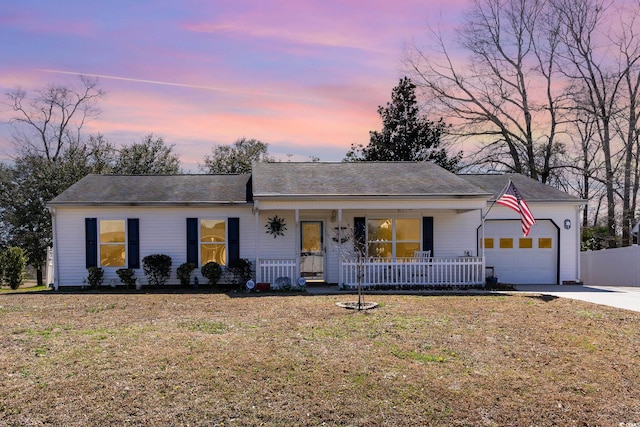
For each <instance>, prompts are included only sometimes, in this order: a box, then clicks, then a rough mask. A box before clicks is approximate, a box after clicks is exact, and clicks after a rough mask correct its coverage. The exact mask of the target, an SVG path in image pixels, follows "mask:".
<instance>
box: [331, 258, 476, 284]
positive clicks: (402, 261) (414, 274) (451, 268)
mask: <svg viewBox="0 0 640 427" xmlns="http://www.w3.org/2000/svg"><path fill="white" fill-rule="evenodd" d="M361 264H362V265H361V266H360V268H361V271H362V274H363V276H362V285H363V286H364V287H366V288H370V287H376V286H383V285H390V286H394V285H416V286H434V287H445V286H453V287H470V286H478V285H484V282H485V275H484V268H483V260H482V257H450V258H448V257H432V258H425V259H420V260H416V259H415V258H398V259H390V258H367V259H366V260H364V261H362V262H361ZM358 268H359V266H358V261H357V260H355V259H349V260H345V261H343V262H342V281H343V283H344V285H345V286H348V287H357V286H358Z"/></svg>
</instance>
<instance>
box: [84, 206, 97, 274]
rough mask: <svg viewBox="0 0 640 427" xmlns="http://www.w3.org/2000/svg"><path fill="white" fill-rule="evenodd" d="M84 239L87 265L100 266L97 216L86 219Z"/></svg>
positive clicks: (88, 266) (89, 266)
mask: <svg viewBox="0 0 640 427" xmlns="http://www.w3.org/2000/svg"><path fill="white" fill-rule="evenodd" d="M84 240H85V256H86V261H85V264H86V267H87V268H91V267H97V266H98V220H97V219H96V218H85V219H84Z"/></svg>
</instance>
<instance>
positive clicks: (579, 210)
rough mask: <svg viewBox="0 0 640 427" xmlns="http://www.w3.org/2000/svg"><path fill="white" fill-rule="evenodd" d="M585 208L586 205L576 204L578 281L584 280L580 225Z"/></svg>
mask: <svg viewBox="0 0 640 427" xmlns="http://www.w3.org/2000/svg"><path fill="white" fill-rule="evenodd" d="M583 209H584V205H578V206H576V218H575V221H576V242H577V245H576V246H577V248H578V253H577V257H576V267H577V268H578V271H577V272H576V276H577V278H578V282H582V265H581V260H580V257H581V253H580V252H581V251H580V247H581V246H582V242H581V239H582V235H581V233H580V227H582V224H581V222H580V218H581V217H582V210H583Z"/></svg>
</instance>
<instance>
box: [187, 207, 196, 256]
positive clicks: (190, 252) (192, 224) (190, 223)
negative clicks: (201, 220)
mask: <svg viewBox="0 0 640 427" xmlns="http://www.w3.org/2000/svg"><path fill="white" fill-rule="evenodd" d="M187 262H189V263H191V264H195V265H198V218H187Z"/></svg>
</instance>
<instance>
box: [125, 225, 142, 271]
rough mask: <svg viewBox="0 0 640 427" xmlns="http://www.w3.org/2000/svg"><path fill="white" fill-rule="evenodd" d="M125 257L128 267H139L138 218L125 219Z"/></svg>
mask: <svg viewBox="0 0 640 427" xmlns="http://www.w3.org/2000/svg"><path fill="white" fill-rule="evenodd" d="M127 259H128V264H127V266H128V268H140V220H139V219H138V218H128V219H127Z"/></svg>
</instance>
